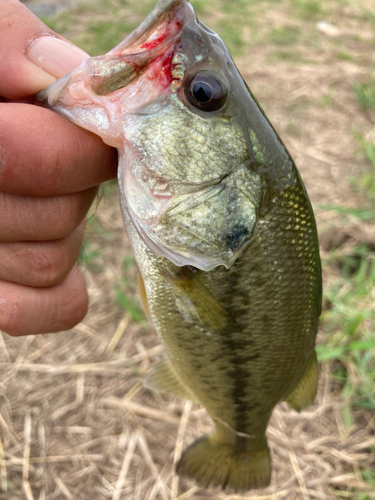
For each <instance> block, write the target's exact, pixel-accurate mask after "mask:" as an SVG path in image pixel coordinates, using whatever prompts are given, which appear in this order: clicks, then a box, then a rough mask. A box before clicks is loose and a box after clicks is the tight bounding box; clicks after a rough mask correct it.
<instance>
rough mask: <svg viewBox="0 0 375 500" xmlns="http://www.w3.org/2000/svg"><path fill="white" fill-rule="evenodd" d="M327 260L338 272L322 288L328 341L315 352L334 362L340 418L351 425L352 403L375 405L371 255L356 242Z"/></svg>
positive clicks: (374, 263) (373, 257)
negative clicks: (339, 390) (352, 250)
mask: <svg viewBox="0 0 375 500" xmlns="http://www.w3.org/2000/svg"><path fill="white" fill-rule="evenodd" d="M335 261H336V262H335ZM326 264H329V265H331V266H332V265H334V264H336V266H338V267H339V268H341V274H340V275H339V276H338V277H337V278H336V279H335V280H333V281H332V282H330V283H329V285H327V286H326V288H325V291H324V309H325V310H324V313H323V315H322V323H323V329H324V331H325V333H326V341H325V343H324V344H322V345H319V346H318V347H317V353H318V359H319V361H322V362H324V361H329V360H331V361H332V360H336V361H337V362H338V365H337V369H336V371H335V373H334V374H333V378H334V380H335V381H336V382H338V383H339V384H340V386H341V387H342V394H343V397H344V401H345V402H346V404H345V405H344V408H343V421H344V423H345V424H346V425H347V426H348V427H351V426H352V424H353V416H352V407H362V408H367V409H370V410H375V393H374V384H375V310H374V308H373V303H374V299H375V297H374V283H375V255H374V253H373V252H372V251H371V249H369V248H367V247H365V246H360V247H358V248H357V250H356V252H355V253H352V254H351V255H348V256H337V257H336V258H335V252H333V253H332V255H331V257H330V260H329V262H327V263H326Z"/></svg>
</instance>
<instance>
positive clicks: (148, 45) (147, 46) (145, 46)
mask: <svg viewBox="0 0 375 500" xmlns="http://www.w3.org/2000/svg"><path fill="white" fill-rule="evenodd" d="M167 34H168V33H167V32H166V33H164V34H163V35H161V36H159V38H155V40H151V42H146V43H144V44H143V45H141V46H140V49H146V50H149V49H154V48H155V47H157V46H158V45H160V44H161V42H163V41H164V40H165V38H166V36H167Z"/></svg>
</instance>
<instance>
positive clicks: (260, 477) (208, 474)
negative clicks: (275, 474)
mask: <svg viewBox="0 0 375 500" xmlns="http://www.w3.org/2000/svg"><path fill="white" fill-rule="evenodd" d="M218 430H219V429H218V428H217V427H216V428H215V429H214V430H213V431H212V432H211V433H209V434H206V435H204V436H202V437H201V438H200V439H198V440H197V441H195V442H194V443H193V444H191V445H190V446H189V447H188V448H187V449H186V450H185V451H184V452H183V454H182V457H181V458H180V460H179V462H178V464H177V473H178V474H179V475H181V476H185V477H187V478H189V479H193V480H194V481H195V482H196V483H197V484H198V485H199V486H201V487H202V488H208V487H221V488H222V489H223V490H224V489H227V490H229V491H232V492H234V493H241V492H245V491H248V490H250V489H256V488H265V487H266V486H268V485H269V483H270V479H271V460H270V452H269V448H268V445H267V442H266V439H265V438H264V439H263V448H260V449H259V450H258V449H257V450H256V451H255V450H254V446H253V443H251V440H250V439H249V438H248V437H242V436H237V437H236V439H233V440H227V439H225V440H224V439H222V433H221V432H218Z"/></svg>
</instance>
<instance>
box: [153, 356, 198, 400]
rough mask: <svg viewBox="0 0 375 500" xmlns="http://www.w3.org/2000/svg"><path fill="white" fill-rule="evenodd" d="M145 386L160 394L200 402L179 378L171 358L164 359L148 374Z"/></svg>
mask: <svg viewBox="0 0 375 500" xmlns="http://www.w3.org/2000/svg"><path fill="white" fill-rule="evenodd" d="M143 385H144V386H145V387H146V388H147V389H152V390H155V391H159V392H168V393H169V394H173V395H174V396H178V397H180V398H184V399H190V400H191V401H198V399H197V398H196V396H195V394H194V393H193V392H192V391H191V390H190V389H189V387H188V386H187V385H185V384H184V382H183V381H182V380H181V378H180V377H179V375H178V373H177V372H176V370H175V368H174V367H173V365H172V363H171V361H170V360H169V358H167V357H165V358H163V359H162V360H161V361H160V362H159V363H158V364H157V365H156V366H154V368H153V369H152V370H151V371H150V373H148V374H147V376H146V378H145V380H144V381H143Z"/></svg>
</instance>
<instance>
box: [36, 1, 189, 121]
mask: <svg viewBox="0 0 375 500" xmlns="http://www.w3.org/2000/svg"><path fill="white" fill-rule="evenodd" d="M189 21H193V22H195V14H194V11H193V8H192V6H191V5H190V3H189V2H188V1H187V0H160V1H159V2H158V3H157V5H156V6H155V8H154V9H153V11H152V12H151V13H150V14H149V15H148V16H147V18H146V19H145V20H144V21H143V22H142V23H141V24H140V25H139V26H138V28H136V29H135V30H134V31H133V32H132V33H130V35H128V36H127V37H126V38H125V39H124V40H123V41H122V42H121V43H120V44H119V45H117V46H116V47H115V48H114V49H112V50H111V51H109V52H108V53H107V54H105V55H104V56H98V57H92V58H88V59H86V60H85V61H83V63H82V64H81V65H80V66H78V68H76V69H74V70H73V71H71V72H70V73H68V74H67V75H65V76H64V77H62V78H60V79H59V80H57V81H56V82H55V83H53V84H52V85H50V86H49V87H47V88H46V89H45V90H42V91H41V92H39V93H38V95H37V99H38V100H39V101H41V102H43V103H44V104H45V105H46V106H47V107H50V108H53V109H54V110H55V111H57V112H59V109H58V107H59V101H62V102H63V104H64V106H65V107H66V106H67V105H69V104H70V101H71V104H73V100H74V102H75V104H77V100H78V101H82V102H83V103H85V104H87V101H91V102H95V104H101V103H100V102H98V101H97V99H95V98H96V97H105V96H109V95H111V94H113V93H115V92H118V91H121V90H122V89H126V88H127V87H129V86H130V85H131V84H132V83H133V82H134V81H135V80H137V79H139V77H140V76H142V75H143V73H145V72H146V71H147V72H148V73H150V77H149V78H152V79H154V80H157V81H158V82H157V83H158V85H157V87H158V92H159V93H160V91H161V90H163V83H164V86H166V83H168V84H170V82H171V79H172V75H171V62H172V61H171V59H172V57H171V52H173V45H174V42H176V40H177V39H178V36H179V34H180V32H181V30H182V28H183V26H184V25H185V24H186V23H188V22H189ZM151 66H155V67H154V68H151ZM152 69H154V71H152ZM162 77H163V78H162ZM66 89H69V90H70V93H71V96H69V95H67V94H66V92H65V91H66ZM68 94H69V93H68ZM69 97H71V99H69ZM116 97H117V96H116ZM61 114H64V112H62V113H61ZM69 118H70V119H72V117H71V116H69Z"/></svg>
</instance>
